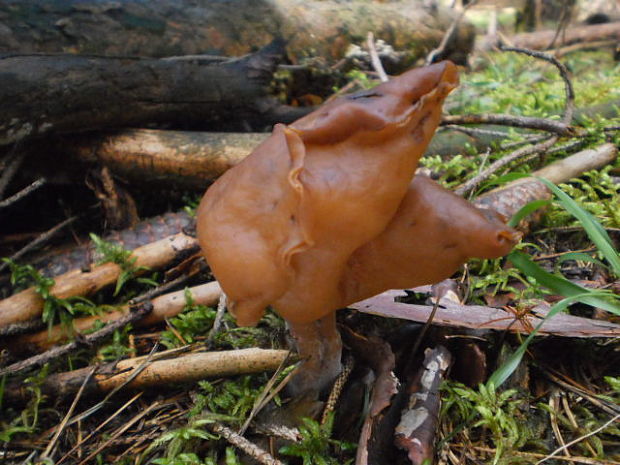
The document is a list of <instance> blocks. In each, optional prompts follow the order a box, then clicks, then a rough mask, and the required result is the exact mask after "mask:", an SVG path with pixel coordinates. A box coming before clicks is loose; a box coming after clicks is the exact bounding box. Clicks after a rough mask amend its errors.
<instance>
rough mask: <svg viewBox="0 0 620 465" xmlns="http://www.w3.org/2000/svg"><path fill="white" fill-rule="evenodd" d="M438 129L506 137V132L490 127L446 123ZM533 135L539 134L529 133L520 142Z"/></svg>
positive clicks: (474, 134) (473, 135) (471, 134)
mask: <svg viewBox="0 0 620 465" xmlns="http://www.w3.org/2000/svg"><path fill="white" fill-rule="evenodd" d="M440 129H450V130H452V131H458V132H462V133H463V134H466V135H468V136H472V137H476V136H495V137H504V138H505V137H506V133H505V132H502V131H493V130H491V129H482V128H470V127H466V126H458V125H456V124H446V125H445V126H441V128H440ZM533 137H540V136H539V135H535V134H532V135H529V136H528V139H526V140H525V141H523V142H520V143H521V144H526V143H527V142H528V141H529V139H530V138H533Z"/></svg>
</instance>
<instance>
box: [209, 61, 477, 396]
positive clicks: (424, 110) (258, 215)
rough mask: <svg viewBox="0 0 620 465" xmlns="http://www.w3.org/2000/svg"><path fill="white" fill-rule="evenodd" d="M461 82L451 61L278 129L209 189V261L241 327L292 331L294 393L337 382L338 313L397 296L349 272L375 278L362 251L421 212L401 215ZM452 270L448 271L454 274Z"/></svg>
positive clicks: (353, 96)
mask: <svg viewBox="0 0 620 465" xmlns="http://www.w3.org/2000/svg"><path fill="white" fill-rule="evenodd" d="M457 81H458V78H457V71H456V67H455V66H454V65H453V64H452V63H450V62H442V63H438V64H435V65H431V66H428V67H425V68H419V69H414V70H411V71H408V72H406V73H404V74H402V75H400V76H398V77H396V78H394V79H392V80H391V81H389V82H386V83H383V84H381V85H379V86H377V87H375V88H374V89H372V90H369V91H364V92H358V93H355V94H351V95H348V96H344V97H340V98H338V99H335V100H334V101H332V102H329V103H327V104H325V105H323V106H322V107H320V108H319V109H318V110H316V111H315V112H313V113H311V114H309V115H307V116H305V117H304V118H301V119H299V120H298V121H296V122H295V123H293V124H292V125H290V126H288V127H287V126H285V125H281V124H279V125H276V127H275V128H274V131H273V134H272V135H271V136H270V137H269V138H268V139H267V140H266V141H265V142H263V143H262V144H261V145H259V146H258V147H257V148H256V149H255V150H254V151H253V152H252V153H251V154H250V155H249V156H248V157H247V158H246V159H244V160H243V161H242V162H241V163H240V164H238V165H237V166H235V167H234V168H232V169H230V170H229V171H228V172H226V173H225V174H224V175H223V176H222V177H221V178H220V179H218V180H217V181H216V182H215V183H214V184H213V185H212V186H211V187H210V188H209V189H208V190H207V192H206V194H205V196H204V198H203V200H202V202H201V204H200V207H199V209H198V217H197V231H198V239H199V241H200V245H201V247H202V250H203V252H204V254H205V256H206V258H207V261H208V263H209V265H210V266H211V269H212V271H213V274H214V275H215V277H216V278H217V279H218V281H219V282H220V284H221V286H222V289H223V290H224V292H225V293H226V295H227V296H228V302H229V309H230V311H231V312H232V313H233V315H235V317H236V319H237V322H238V323H239V324H240V325H255V324H256V323H257V322H258V321H259V319H260V318H261V317H262V315H263V313H264V309H265V307H267V306H268V305H271V306H273V308H274V309H275V310H276V311H277V312H278V313H279V314H280V315H281V316H282V317H283V318H284V319H285V320H286V321H287V323H288V325H289V328H290V330H291V333H292V335H293V336H294V337H295V339H296V342H297V349H298V352H299V353H300V355H301V356H302V358H304V360H305V361H304V366H303V367H302V369H301V370H300V371H299V373H300V374H299V375H297V376H296V377H295V378H294V379H293V381H292V383H291V385H290V386H289V387H290V388H291V391H292V392H293V393H300V392H306V391H311V392H318V391H319V390H320V389H322V388H323V387H325V386H326V385H327V384H328V383H329V382H330V381H331V380H332V379H333V378H334V377H335V376H336V375H337V373H338V372H339V370H340V352H341V341H340V336H339V334H338V331H337V329H336V320H335V313H334V312H335V310H336V309H338V308H340V307H342V306H343V305H346V304H347V303H351V302H353V301H352V300H350V299H351V298H356V297H357V296H358V295H359V296H361V295H363V296H366V293H367V292H368V291H366V289H367V288H368V290H370V289H372V292H374V290H375V289H379V288H380V289H379V290H378V291H377V292H380V291H381V290H383V289H386V288H388V287H395V286H390V284H389V282H388V281H389V279H385V280H384V279H383V278H381V285H380V286H374V285H370V286H368V287H367V286H366V284H363V285H361V286H360V288H359V289H356V285H354V284H352V283H351V281H350V279H348V278H347V273H349V272H350V271H351V270H353V269H355V273H358V274H359V276H366V277H367V278H368V279H372V277H373V276H374V275H375V273H374V271H369V272H368V273H366V274H364V273H363V272H362V273H360V271H359V269H356V267H357V268H359V263H367V262H366V261H367V260H368V259H369V258H367V257H370V255H372V254H366V253H365V252H364V249H363V248H362V249H360V248H361V247H363V246H364V245H365V244H369V243H370V242H371V241H373V240H375V239H377V240H379V238H380V237H383V236H385V235H386V234H387V235H388V236H390V232H389V229H386V228H388V227H389V225H392V224H394V225H397V224H399V223H398V220H397V218H396V217H397V216H398V215H400V214H407V209H408V208H412V207H405V209H404V210H403V203H402V201H403V199H404V198H405V196H407V197H409V196H410V195H413V194H411V192H412V191H411V188H410V186H409V184H410V182H411V179H412V177H413V174H414V172H415V169H416V167H417V164H418V160H419V158H420V157H421V156H422V154H423V153H424V150H425V149H426V147H427V145H428V142H429V141H430V139H431V138H432V136H433V134H434V132H435V129H436V128H437V125H438V124H439V121H440V118H441V105H442V103H443V100H444V99H445V97H446V96H447V95H448V93H449V92H450V91H451V90H452V89H453V88H454V87H455V86H456V85H457ZM408 192H409V194H408ZM413 192H414V193H415V192H416V190H415V189H414V191H413ZM450 198H452V197H450ZM414 203H415V202H414ZM459 205H460V204H459ZM399 207H400V209H401V210H399ZM439 207H440V206H439V205H434V206H432V207H431V208H433V209H434V211H437V208H439ZM417 208H419V207H418V206H417V205H414V206H413V209H414V210H416V209H417ZM471 209H472V210H473V211H475V212H477V210H475V209H474V208H473V207H471ZM399 211H402V213H397V212H399ZM444 226H445V225H444ZM395 227H396V228H397V229H398V228H400V225H399V226H395ZM481 229H482V230H485V229H484V228H481ZM415 231H416V229H415V228H414V229H413V230H410V232H415ZM485 231H486V230H485ZM399 234H400V233H399ZM390 237H391V236H390ZM425 237H426V236H425ZM428 237H429V238H430V240H432V241H438V240H445V238H443V239H442V238H441V237H440V236H437V235H436V234H435V233H432V232H431V233H429V234H428ZM399 240H400V237H399ZM485 240H486V237H485ZM390 242H391V240H390V239H389V238H388V239H387V240H386V241H384V243H385V244H388V243H390ZM405 245H406V244H402V243H399V244H398V246H399V247H400V248H402V247H403V246H405ZM448 245H449V244H448ZM381 247H383V246H381ZM381 247H380V248H381ZM425 247H430V248H432V249H439V250H440V249H441V247H440V246H434V245H429V244H425ZM358 249H359V251H358V252H357V253H358V254H359V255H360V262H359V263H358V264H356V263H355V259H354V257H353V256H354V253H355V252H356V250H358ZM456 255H458V254H455V256H456ZM461 255H463V256H467V255H468V253H464V254H463V253H462V254H461ZM410 256H412V257H414V258H415V256H416V252H415V251H412V252H410ZM352 260H353V261H352ZM373 260H374V258H373V259H372V260H370V261H373ZM437 260H438V261H439V262H441V258H440V257H437ZM449 262H450V263H449V265H447V266H446V269H447V268H448V267H449V268H450V269H451V270H452V271H454V266H453V262H454V259H453V258H451V259H450V260H449ZM460 263H461V262H459V263H458V264H457V265H456V266H458V265H459V264H460ZM373 266H374V264H373ZM415 266H416V265H415V263H408V267H409V268H411V269H414V268H415ZM437 266H439V264H438V265H437ZM384 267H385V268H389V267H390V263H389V262H386V263H385V265H384ZM452 271H451V272H452ZM451 272H450V273H447V274H446V276H448V275H449V274H451ZM423 273H424V272H423V271H421V272H420V274H422V275H423ZM413 274H415V271H414V272H413ZM442 275H443V274H442ZM390 276H399V270H396V269H395V270H393V271H391V273H390ZM351 279H355V278H351ZM399 282H400V281H399ZM416 282H417V278H416ZM429 282H430V281H429ZM386 286H388V287H386ZM362 288H363V289H364V290H363V291H362V290H361V289H362Z"/></svg>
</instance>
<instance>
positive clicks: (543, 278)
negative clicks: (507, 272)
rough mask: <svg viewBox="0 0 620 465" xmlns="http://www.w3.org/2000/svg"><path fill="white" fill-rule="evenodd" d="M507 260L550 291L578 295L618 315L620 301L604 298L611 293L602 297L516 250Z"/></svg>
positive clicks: (572, 295) (590, 303)
mask: <svg viewBox="0 0 620 465" xmlns="http://www.w3.org/2000/svg"><path fill="white" fill-rule="evenodd" d="M508 260H510V262H512V264H513V265H514V266H515V267H517V268H518V269H519V270H521V272H523V274H525V275H526V276H529V277H531V278H534V279H535V280H536V281H537V282H538V283H539V284H541V285H543V286H545V287H547V288H549V289H550V290H551V291H553V292H555V293H557V294H560V295H561V296H564V297H575V296H579V299H578V301H579V302H582V303H584V304H588V305H592V306H593V307H598V308H602V309H603V310H607V311H608V312H610V313H613V314H615V315H620V302H618V301H617V300H616V301H615V302H614V301H612V300H608V299H607V298H606V297H607V295H609V296H610V297H612V294H611V293H609V294H607V293H605V297H603V296H601V292H600V291H593V290H590V289H586V288H585V287H581V286H579V285H577V284H575V283H572V282H570V281H569V280H567V279H565V278H561V277H559V276H556V275H554V274H551V273H549V272H548V271H545V270H543V269H542V268H541V267H540V266H538V265H537V264H536V263H534V262H533V261H532V260H531V259H530V258H529V257H528V256H527V255H526V254H524V253H522V252H518V251H516V250H514V251H512V252H511V253H510V254H509V255H508Z"/></svg>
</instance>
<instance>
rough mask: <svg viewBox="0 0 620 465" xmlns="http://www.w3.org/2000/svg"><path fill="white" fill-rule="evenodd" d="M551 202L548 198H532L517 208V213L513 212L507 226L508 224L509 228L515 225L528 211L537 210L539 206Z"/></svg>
mask: <svg viewBox="0 0 620 465" xmlns="http://www.w3.org/2000/svg"><path fill="white" fill-rule="evenodd" d="M550 203H551V201H550V200H533V201H531V202H530V203H528V204H526V205H524V206H523V207H521V208H520V209H519V211H518V212H517V213H515V214H514V215H513V216H512V218H510V221H509V222H508V226H510V227H511V228H514V227H516V226H517V225H518V224H519V223H520V222H521V220H522V219H523V218H525V217H526V216H527V215H529V214H530V213H533V212H535V211H536V210H538V209H539V208H542V207H544V206H546V205H549V204H550Z"/></svg>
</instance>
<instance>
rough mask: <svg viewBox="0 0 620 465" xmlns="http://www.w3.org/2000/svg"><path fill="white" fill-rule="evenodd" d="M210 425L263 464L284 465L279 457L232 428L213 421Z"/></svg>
mask: <svg viewBox="0 0 620 465" xmlns="http://www.w3.org/2000/svg"><path fill="white" fill-rule="evenodd" d="M208 427H209V428H210V429H211V431H213V432H214V433H216V434H219V435H220V436H222V437H223V438H224V439H226V440H227V441H228V442H229V443H231V444H232V445H233V446H235V447H237V448H238V449H241V450H242V451H243V452H245V453H246V454H248V455H249V456H250V457H252V458H253V459H254V460H256V461H257V462H259V463H262V464H263V465H284V464H283V463H282V462H280V461H279V460H278V459H276V458H274V457H273V456H272V455H271V454H270V453H269V452H267V451H265V450H263V449H261V448H260V447H258V446H257V445H256V444H254V443H252V442H250V441H248V440H247V439H245V438H244V437H243V436H240V435H239V434H237V433H235V432H234V431H233V430H231V429H230V428H227V427H226V426H224V425H222V424H220V423H213V424H211V425H208Z"/></svg>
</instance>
